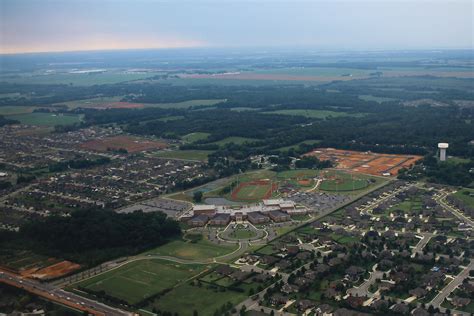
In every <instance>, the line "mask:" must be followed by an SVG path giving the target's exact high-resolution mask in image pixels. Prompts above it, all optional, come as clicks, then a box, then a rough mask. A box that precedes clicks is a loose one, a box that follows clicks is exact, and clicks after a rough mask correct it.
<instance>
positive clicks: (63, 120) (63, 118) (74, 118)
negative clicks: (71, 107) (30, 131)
mask: <svg viewBox="0 0 474 316" xmlns="http://www.w3.org/2000/svg"><path fill="white" fill-rule="evenodd" d="M8 118H10V119H13V120H18V121H20V123H21V124H26V125H38V126H55V125H71V124H74V123H79V122H81V119H82V116H81V115H76V114H67V115H66V114H64V115H63V114H52V113H27V114H18V115H9V116H8Z"/></svg>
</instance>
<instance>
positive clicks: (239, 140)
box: [211, 136, 258, 146]
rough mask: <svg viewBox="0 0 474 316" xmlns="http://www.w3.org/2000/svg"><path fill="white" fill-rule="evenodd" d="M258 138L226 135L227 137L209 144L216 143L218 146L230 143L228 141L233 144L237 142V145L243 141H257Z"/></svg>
mask: <svg viewBox="0 0 474 316" xmlns="http://www.w3.org/2000/svg"><path fill="white" fill-rule="evenodd" d="M257 140H258V139H256V138H246V137H236V136H235V137H227V138H224V139H221V140H219V141H217V142H213V143H211V144H216V145H219V146H223V145H226V144H230V143H234V144H237V145H241V144H243V143H245V142H248V143H250V142H254V141H257Z"/></svg>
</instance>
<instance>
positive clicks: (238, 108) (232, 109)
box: [230, 106, 260, 112]
mask: <svg viewBox="0 0 474 316" xmlns="http://www.w3.org/2000/svg"><path fill="white" fill-rule="evenodd" d="M230 110H231V111H237V112H242V111H257V110H260V108H250V107H245V106H237V107H235V108H231V109H230Z"/></svg>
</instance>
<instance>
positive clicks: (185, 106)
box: [145, 99, 226, 109]
mask: <svg viewBox="0 0 474 316" xmlns="http://www.w3.org/2000/svg"><path fill="white" fill-rule="evenodd" d="M225 101H226V100H225V99H211V100H188V101H183V102H175V103H155V104H145V107H157V108H163V109H171V108H173V109H188V108H190V107H192V106H199V105H214V104H217V103H221V102H225Z"/></svg>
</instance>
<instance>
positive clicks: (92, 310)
mask: <svg viewBox="0 0 474 316" xmlns="http://www.w3.org/2000/svg"><path fill="white" fill-rule="evenodd" d="M0 282H3V283H5V284H9V285H11V286H14V287H17V288H20V289H23V290H25V291H28V292H30V293H32V294H35V295H38V296H41V297H43V298H45V299H47V300H49V301H53V302H56V303H58V304H61V305H64V306H68V307H70V308H72V309H76V310H79V311H82V312H87V313H89V314H92V315H96V316H106V315H117V316H121V315H124V316H132V315H136V314H134V313H130V312H127V311H123V310H120V309H117V308H113V307H110V306H107V305H105V304H103V303H100V302H96V301H94V300H91V299H88V298H84V297H82V296H79V295H76V294H74V293H70V292H66V291H64V290H62V289H59V288H56V287H54V286H52V285H50V284H47V283H40V282H37V281H34V280H30V279H26V278H22V277H21V276H18V275H16V274H13V273H10V272H7V271H3V270H2V271H0Z"/></svg>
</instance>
